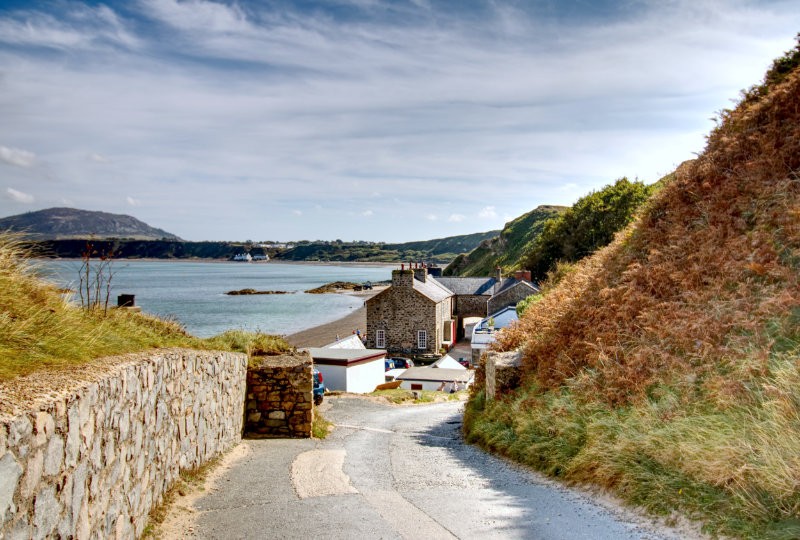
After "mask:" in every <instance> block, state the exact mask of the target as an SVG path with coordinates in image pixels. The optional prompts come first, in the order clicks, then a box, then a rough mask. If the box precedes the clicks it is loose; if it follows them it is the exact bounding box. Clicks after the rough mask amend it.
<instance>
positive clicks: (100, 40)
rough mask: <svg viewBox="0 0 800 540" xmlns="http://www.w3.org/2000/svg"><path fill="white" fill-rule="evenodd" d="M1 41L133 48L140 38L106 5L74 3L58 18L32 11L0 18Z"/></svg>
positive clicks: (58, 45)
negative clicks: (109, 45) (90, 5)
mask: <svg viewBox="0 0 800 540" xmlns="http://www.w3.org/2000/svg"><path fill="white" fill-rule="evenodd" d="M0 42H2V43H10V44H13V45H17V46H24V45H32V46H35V47H49V48H55V49H92V48H94V49H107V48H108V47H107V45H108V44H112V45H115V46H120V45H121V46H125V47H129V48H136V47H138V45H139V40H138V39H137V38H136V37H134V36H133V35H132V34H131V33H130V32H129V31H128V30H127V29H126V28H125V25H124V24H123V23H122V21H121V20H120V19H119V17H118V16H117V14H116V13H115V12H114V11H113V10H112V9H110V8H109V7H107V6H102V5H101V6H99V7H97V8H92V7H89V6H86V5H81V4H79V3H77V2H73V3H72V4H70V7H69V9H68V10H66V11H64V12H62V13H60V14H59V16H58V17H55V16H53V15H50V14H48V13H41V12H36V11H33V10H28V11H25V10H23V11H19V12H17V13H16V16H15V17H5V18H4V17H0Z"/></svg>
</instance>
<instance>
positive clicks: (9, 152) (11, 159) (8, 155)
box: [0, 146, 36, 167]
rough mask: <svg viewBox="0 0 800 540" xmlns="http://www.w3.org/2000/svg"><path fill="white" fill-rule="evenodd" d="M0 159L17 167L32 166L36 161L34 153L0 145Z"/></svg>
mask: <svg viewBox="0 0 800 540" xmlns="http://www.w3.org/2000/svg"><path fill="white" fill-rule="evenodd" d="M0 161H3V162H5V163H8V164H9V165H16V166H17V167H32V166H33V164H34V163H35V162H36V154H34V153H33V152H28V151H27V150H20V149H18V148H8V147H7V146H0Z"/></svg>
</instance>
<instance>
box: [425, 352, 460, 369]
mask: <svg viewBox="0 0 800 540" xmlns="http://www.w3.org/2000/svg"><path fill="white" fill-rule="evenodd" d="M431 367H432V368H437V369H467V368H465V367H464V366H462V365H461V364H459V363H458V360H456V359H455V358H453V357H452V356H450V355H449V354H446V355H444V356H442V357H441V358H439V359H438V360H437V361H436V362H434V363H433V364H431Z"/></svg>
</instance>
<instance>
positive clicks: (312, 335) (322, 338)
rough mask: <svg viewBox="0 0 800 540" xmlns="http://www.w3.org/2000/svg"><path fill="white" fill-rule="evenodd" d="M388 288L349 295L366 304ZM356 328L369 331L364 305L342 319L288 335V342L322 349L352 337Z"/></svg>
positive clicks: (298, 345)
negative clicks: (337, 338)
mask: <svg viewBox="0 0 800 540" xmlns="http://www.w3.org/2000/svg"><path fill="white" fill-rule="evenodd" d="M386 288H387V287H385V286H384V287H375V288H373V289H372V290H371V291H365V292H355V293H349V294H352V295H353V296H357V297H359V298H361V299H362V300H363V301H365V302H366V301H367V299H369V298H372V297H373V296H375V295H376V294H378V293H379V292H381V291H383V290H384V289H386ZM356 328H358V329H359V330H361V332H362V333H364V332H366V330H367V308H366V307H365V306H363V305H362V306H361V307H359V308H357V309H354V310H353V311H352V313H349V314H348V315H346V316H345V317H342V318H341V319H337V320H335V321H332V322H329V323H327V324H322V325H320V326H315V327H314V328H309V329H308V330H302V331H300V332H297V333H295V334H291V335H288V336H286V341H288V342H289V343H290V344H292V345H294V346H295V347H322V346H323V345H327V344H328V343H333V342H334V341H336V336H339V337H340V338H343V337H347V336H349V335H351V334H352V333H353V332H354V331H355V330H356Z"/></svg>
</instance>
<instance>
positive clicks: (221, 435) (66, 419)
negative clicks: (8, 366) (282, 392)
mask: <svg viewBox="0 0 800 540" xmlns="http://www.w3.org/2000/svg"><path fill="white" fill-rule="evenodd" d="M246 369H247V358H246V356H245V355H243V354H237V353H225V352H209V351H194V350H183V349H168V350H163V351H156V352H149V353H142V354H134V355H125V356H122V357H116V358H112V359H103V360H102V361H99V362H98V363H93V364H91V365H89V366H81V367H80V368H79V369H78V370H77V372H76V373H75V374H74V375H72V374H67V375H64V373H60V374H52V375H49V374H48V375H42V374H37V375H31V376H28V377H24V378H21V379H19V380H17V379H15V380H13V381H10V382H8V383H4V384H2V385H0V537H3V538H8V539H12V538H44V537H48V536H59V537H63V538H66V537H74V538H78V539H83V538H108V537H117V538H135V537H138V536H140V535H141V534H142V532H143V531H144V528H145V526H146V524H147V515H148V513H149V512H150V510H151V509H152V508H153V507H154V506H155V505H156V504H158V503H159V502H160V501H161V499H162V497H163V495H164V493H165V491H166V490H167V489H168V488H169V487H170V486H171V485H172V483H173V482H174V480H175V479H176V478H177V477H178V474H179V472H180V470H182V469H192V468H196V467H198V466H200V465H202V464H203V463H204V462H206V461H207V460H209V459H210V458H212V457H214V456H215V455H217V454H219V453H220V452H222V451H225V450H227V449H229V448H230V447H232V446H233V445H234V444H236V443H237V442H238V441H240V440H241V433H242V421H243V405H244V392H245V377H246ZM37 377H38V378H39V380H38V381H37V379H36V378H37ZM31 389H36V390H38V393H36V395H34V396H31V395H30V392H31ZM26 392H28V393H26Z"/></svg>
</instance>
